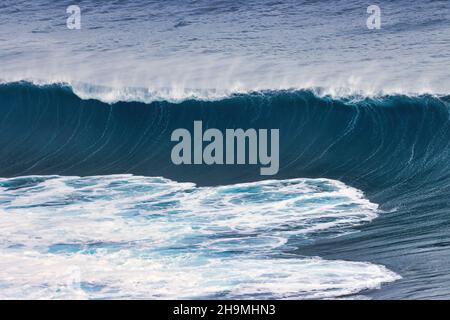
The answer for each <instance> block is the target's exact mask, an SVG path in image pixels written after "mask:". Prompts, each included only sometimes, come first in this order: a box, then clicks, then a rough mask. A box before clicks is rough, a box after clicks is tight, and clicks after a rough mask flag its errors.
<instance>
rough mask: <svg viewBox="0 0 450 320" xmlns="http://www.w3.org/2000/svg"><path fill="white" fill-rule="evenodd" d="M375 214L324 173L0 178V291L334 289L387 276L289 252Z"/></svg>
mask: <svg viewBox="0 0 450 320" xmlns="http://www.w3.org/2000/svg"><path fill="white" fill-rule="evenodd" d="M376 216H377V205H376V204H374V203H371V202H370V201H368V200H367V199H365V198H364V197H363V194H362V193H361V192H360V191H359V190H357V189H354V188H351V187H348V186H346V185H345V184H343V183H341V182H339V181H334V180H328V179H292V180H280V181H277V180H271V181H263V182H254V183H246V184H238V185H231V186H219V187H196V186H195V185H193V184H190V183H177V182H174V181H170V180H167V179H163V178H149V177H138V176H131V175H112V176H96V177H84V178H79V177H59V176H45V177H39V176H34V177H20V178H14V179H0V297H2V298H83V299H84V298H207V297H208V298H215V297H222V298H286V299H288V298H330V297H339V296H342V295H348V294H352V293H356V292H359V291H361V290H364V289H371V288H377V287H379V286H380V285H381V284H382V283H384V282H389V281H394V280H396V279H398V278H399V276H398V275H396V274H395V273H393V272H391V271H389V270H387V269H386V268H385V267H383V266H380V265H375V264H371V263H366V262H350V261H339V260H332V261H327V260H323V259H321V258H320V257H302V256H299V255H294V254H292V253H289V252H290V250H291V249H295V248H298V247H300V248H301V246H302V244H304V243H307V242H311V241H314V239H317V238H323V237H336V236H339V235H341V234H343V233H348V232H354V231H355V230H354V229H353V227H355V226H357V225H360V224H361V223H365V222H370V221H371V220H372V219H374V218H375V217H376Z"/></svg>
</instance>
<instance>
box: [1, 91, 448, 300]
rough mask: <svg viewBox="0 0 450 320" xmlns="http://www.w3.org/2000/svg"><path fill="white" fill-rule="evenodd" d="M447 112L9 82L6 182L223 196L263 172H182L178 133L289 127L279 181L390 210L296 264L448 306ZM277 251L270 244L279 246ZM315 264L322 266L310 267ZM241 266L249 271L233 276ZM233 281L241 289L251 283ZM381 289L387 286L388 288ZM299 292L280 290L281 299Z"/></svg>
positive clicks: (345, 100)
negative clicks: (82, 93) (359, 195)
mask: <svg viewBox="0 0 450 320" xmlns="http://www.w3.org/2000/svg"><path fill="white" fill-rule="evenodd" d="M449 108H450V97H449V96H432V95H421V96H405V95H392V96H382V97H377V98H369V97H356V98H355V97H341V98H333V97H331V96H318V95H317V94H315V93H314V92H312V91H308V90H300V91H271V92H254V93H246V94H234V95H231V96H227V97H224V98H222V99H219V100H211V101H210V100H194V99H191V100H189V99H188V100H184V101H179V102H178V103H173V102H169V101H154V102H151V103H142V102H135V101H128V102H116V103H104V102H101V101H99V100H95V99H88V100H84V99H81V98H80V97H78V96H77V95H76V94H74V92H73V90H72V89H71V88H70V87H67V86H61V85H47V86H36V85H32V84H30V83H8V84H2V85H0V127H1V130H2V135H0V153H1V154H0V155H1V157H0V176H2V177H4V178H11V177H19V176H30V175H59V176H61V177H60V178H55V179H50V178H49V177H46V178H43V179H44V180H46V179H50V180H49V181H59V182H61V184H64V183H65V182H64V181H66V180H70V178H68V177H67V176H99V175H102V176H105V175H112V174H133V175H139V176H145V177H156V176H163V177H165V178H168V179H171V180H172V181H178V182H177V183H181V182H194V183H196V184H197V186H198V188H200V190H202V191H200V193H202V192H206V191H207V190H209V191H208V192H210V191H212V190H214V192H217V190H220V188H225V187H217V186H223V185H230V184H236V183H249V182H254V181H257V180H261V179H262V178H261V176H260V175H259V171H258V169H259V168H258V167H256V166H251V165H239V166H237V165H236V166H214V165H212V166H176V165H174V164H173V163H172V162H171V160H170V151H171V148H172V144H171V143H170V134H171V133H172V132H173V130H174V129H177V128H188V129H190V128H191V126H192V124H193V122H194V121H195V120H202V121H203V124H204V125H205V127H211V128H219V129H225V128H244V129H245V128H255V129H259V128H279V129H280V151H279V154H280V170H279V172H278V174H277V175H276V176H275V177H274V178H275V179H277V180H282V181H286V180H287V181H289V180H291V179H316V178H319V179H332V181H335V180H339V181H342V182H343V183H345V185H346V186H351V187H355V188H358V189H360V190H362V191H363V192H364V194H365V195H366V196H367V198H368V199H369V200H370V202H371V203H378V204H379V205H380V208H381V209H382V210H384V211H385V213H382V214H381V215H380V217H379V218H378V219H375V220H373V221H371V222H370V223H367V224H364V225H359V224H357V225H358V226H357V227H356V228H357V229H358V230H359V231H360V232H357V233H344V235H342V236H340V237H337V238H333V239H332V240H331V239H330V238H328V237H323V238H322V237H319V239H316V240H317V241H316V240H314V239H313V238H314V237H313V236H311V237H310V239H313V240H312V241H309V242H308V241H306V242H302V243H301V245H298V246H297V249H293V252H292V254H294V256H295V257H297V258H296V259H299V258H298V257H299V256H305V255H307V256H320V257H321V258H322V259H327V258H330V259H337V260H339V261H342V260H353V261H370V262H372V263H375V264H376V265H379V264H381V265H384V266H386V267H387V268H389V269H390V270H393V271H395V272H396V273H397V274H400V275H401V276H402V277H403V279H402V280H399V281H396V282H395V283H394V284H392V285H390V286H389V288H390V289H389V290H384V291H383V290H381V291H380V293H379V294H384V296H383V297H390V296H393V297H408V298H410V297H421V298H423V297H443V296H445V294H446V293H445V290H444V291H442V292H441V291H439V290H436V289H435V288H441V287H442V286H444V287H445V286H446V285H450V283H449V281H448V279H447V276H446V275H447V270H446V269H445V265H446V264H445V263H442V259H443V258H442V257H445V256H449V255H448V254H449V253H450V248H449V245H448V243H450V232H449V227H448V214H447V211H448V207H449V205H448V202H447V200H446V199H447V198H448V194H449V193H450V120H449V119H450V114H449V111H450V109H449ZM79 179H81V181H83V180H82V179H83V178H79ZM86 179H87V178H86ZM98 179H100V180H101V179H107V177H104V178H98ZM130 179H131V180H132V179H133V178H130ZM143 179H144V180H145V179H147V178H143ZM148 179H156V178H148ZM5 181H6V180H5ZM294 181H295V180H294ZM144 182H145V181H143V182H142V183H144ZM42 183H43V185H42V184H41V186H40V187H39V188H40V190H41V191H43V192H44V194H45V191H44V190H46V188H47V182H45V181H44V182H42ZM49 183H51V182H49ZM98 183H99V182H98V181H97V182H95V183H94V185H95V184H98ZM255 183H257V186H258V183H259V184H262V185H264V183H265V182H255ZM279 183H283V182H279ZM311 183H312V182H311ZM336 183H340V182H337V181H336ZM144 184H145V183H144ZM169 184H170V183H169ZM201 188H206V189H201ZM208 188H212V189H208ZM215 188H219V189H215ZM343 188H344V189H345V188H346V187H343ZM138 189H139V188H138ZM102 190H103V189H102ZM321 191H323V190H320V188H319V192H321ZM71 192H73V191H71ZM299 192H300V191H299ZM301 192H302V191H301ZM301 192H300V193H301ZM194 193H196V191H194ZM105 194H108V192H107V191H106V190H105ZM244 194H245V192H244ZM269 198H270V197H269ZM330 201H332V200H330ZM56 202H57V201H56ZM350 202H352V203H353V200H352V201H350ZM269 203H270V201H269ZM325 203H326V201H325ZM243 204H244V205H245V201H244V202H243ZM275 204H276V203H275ZM322 204H323V203H322ZM31 206H32V205H31ZM38 208H39V206H38ZM41 209H42V208H41ZM33 210H34V209H33ZM36 210H40V209H36ZM80 210H81V209H80ZM299 210H300V209H299ZM237 212H240V209H239V210H237ZM345 212H347V211H346V210H343V211H342V214H343V215H344V216H345ZM284 218H285V217H283V219H284ZM271 219H275V217H271ZM297 219H298V217H295V218H294V220H289V221H290V222H289V223H288V225H292V224H294V225H295V223H294V222H295V221H297ZM346 228H347V226H343V229H346ZM352 228H353V225H352ZM263 238H264V237H263ZM271 239H273V238H271ZM68 240H69V239H68ZM68 243H70V241H69V242H68ZM269 243H270V241H269V242H268V243H265V244H264V245H263V246H265V245H269V246H271V248H272V247H273V245H272V244H269ZM280 245H281V244H280ZM294 247H295V246H294ZM277 250H278V249H275V252H277ZM77 257H78V256H77ZM81 257H83V259H84V258H85V256H81ZM11 259H14V257H11ZM30 261H31V260H30ZM245 261H246V262H245V263H247V262H249V260H245ZM302 261H303V260H302ZM308 261H309V262H311V261H313V260H304V261H303V262H305V263H308ZM321 261H324V260H321ZM326 261H329V260H326ZM284 262H285V261H284ZM284 262H283V263H284ZM297 262H298V261H297ZM303 262H302V263H303ZM30 263H31V262H30ZM33 263H34V262H33ZM86 263H88V262H86ZM249 263H250V262H249ZM268 263H269V262H268ZM411 265H414V268H411ZM284 266H285V267H286V268H291V267H292V268H294V269H295V268H296V267H295V266H290V267H288V266H287V265H284ZM367 266H369V265H364V266H362V267H363V269H364V270H366V269H365V267H367ZM370 266H373V265H370ZM142 268H143V269H145V268H146V267H144V266H143V267H142ZM240 268H242V269H245V268H246V267H245V266H241V267H239V268H236V269H234V267H232V266H229V269H230V270H238V269H240ZM375 268H380V267H379V266H376V267H375ZM268 269H270V268H268ZM363 269H360V271H362V270H363ZM286 270H287V269H286ZM289 270H293V269H289ZM377 270H378V271H380V270H381V269H377ZM378 271H376V272H374V273H373V274H378V275H379V274H380V273H378ZM287 272H288V274H289V275H291V273H290V272H289V271H287ZM308 272H310V271H308ZM311 272H314V271H311ZM358 272H359V271H358ZM358 272H356V274H358ZM362 272H363V273H364V272H365V271H362ZM389 272H390V271H389ZM369 273H370V272H369ZM382 274H384V275H386V274H387V273H382ZM230 276H231V277H234V276H236V277H237V278H238V279H240V280H242V279H243V278H245V277H246V276H247V275H242V274H239V275H238V274H234V275H230ZM299 276H300V275H298V274H297V275H296V277H299ZM424 276H428V278H427V279H429V287H428V288H425V289H423V290H421V291H420V293H419V292H418V291H417V290H416V288H417V286H416V283H417V282H420V279H421V277H424ZM376 279H377V280H376V281H375V282H376V283H377V285H378V284H379V283H380V282H383V281H384V280H382V279H385V278H383V277H381V278H380V277H378V276H377V277H376ZM105 281H106V280H105ZM295 281H300V282H302V281H306V280H305V279H300V278H296V280H295ZM244 282H245V281H244ZM375 282H374V283H375ZM317 283H320V282H317ZM355 283H358V282H357V281H356V282H355ZM375 286H376V285H375ZM312 287H314V285H313V286H312ZM362 287H365V288H368V287H370V288H372V287H374V286H362ZM362 287H361V288H362ZM314 288H315V287H314ZM358 288H360V287H358ZM291 289H292V288H291ZM291 289H288V290H284V289H283V290H281V292H282V294H281V295H283V294H285V293H286V292H291V291H290V290H291ZM297 289H298V288H297ZM314 290H316V289H314ZM358 290H359V289H357V290H356V289H355V290H353V289H352V290H350V291H346V292H351V293H354V292H356V291H358ZM294 291H295V290H294ZM344 291H345V290H344ZM322 293H323V292H321V293H320V294H318V295H317V296H321V294H322ZM331 295H334V294H331ZM337 295H340V294H337ZM372 295H374V296H376V295H377V293H372ZM244 296H245V294H244ZM269 296H270V295H269ZM284 296H286V295H284ZM287 296H289V294H288V295H287ZM310 296H314V295H310ZM325 296H326V295H325ZM305 297H308V294H306V295H305ZM378 297H379V296H378Z"/></svg>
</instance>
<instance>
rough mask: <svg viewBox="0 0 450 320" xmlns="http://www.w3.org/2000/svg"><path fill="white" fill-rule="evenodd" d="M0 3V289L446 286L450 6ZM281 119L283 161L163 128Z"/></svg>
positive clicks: (265, 292) (69, 294)
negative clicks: (232, 161) (370, 18)
mask: <svg viewBox="0 0 450 320" xmlns="http://www.w3.org/2000/svg"><path fill="white" fill-rule="evenodd" d="M66 5H67V4H66V3H56V4H55V3H53V2H51V1H46V0H39V1H34V2H32V3H28V2H21V1H9V0H7V1H3V2H2V3H1V4H0V49H1V50H0V130H1V135H0V234H1V236H0V270H1V271H0V297H1V298H6V299H12V298H18V299H26V298H32V299H45V298H58V299H66V298H75V299H126V298H136V299H142V298H153V299H157V298H162V299H171V298H172V299H236V298H245V299H271V298H277V299H328V298H351V299H365V298H375V299H377V298H382V299H411V298H413V299H417V298H448V297H449V293H450V277H449V276H448V268H447V266H448V263H450V259H449V257H450V254H449V253H450V246H449V243H450V224H449V222H448V221H449V212H450V211H449V208H450V206H449V203H448V200H447V199H448V195H449V194H450V165H449V160H450V109H449V108H450V95H449V94H450V75H449V70H448V67H447V66H448V65H450V50H449V48H450V40H449V37H448V35H449V34H450V29H449V28H450V27H449V26H450V23H449V19H450V8H449V5H448V2H447V1H429V2H427V3H422V2H419V1H396V2H391V1H379V6H380V8H381V10H382V27H381V29H380V30H368V29H367V28H366V27H365V21H366V18H367V14H366V7H367V4H366V3H362V2H361V1H345V2H340V1H338V2H335V1H322V2H319V3H315V2H314V3H313V2H310V1H242V2H241V1H226V2H222V1H197V2H192V3H190V2H181V1H165V2H163V3H161V2H159V1H123V2H120V3H119V2H108V3H105V4H102V5H99V4H98V3H96V2H90V1H89V2H83V4H81V5H80V6H81V12H82V28H81V30H68V29H67V28H66V25H65V23H66V21H65V18H66V15H65V9H66ZM198 120H202V121H203V123H204V125H205V129H207V128H218V129H220V130H225V129H227V128H244V129H248V128H254V129H267V128H277V129H279V130H280V151H279V154H280V168H279V171H278V172H277V174H276V175H275V176H273V177H270V180H268V179H267V177H262V176H261V175H260V174H259V168H258V167H257V166H252V165H239V166H214V165H213V166H188V167H186V166H177V165H175V164H173V163H172V161H171V160H170V152H171V149H172V147H173V144H172V143H171V141H170V135H171V133H172V132H173V131H174V130H176V129H178V128H189V127H191V126H192V124H193V123H194V121H198Z"/></svg>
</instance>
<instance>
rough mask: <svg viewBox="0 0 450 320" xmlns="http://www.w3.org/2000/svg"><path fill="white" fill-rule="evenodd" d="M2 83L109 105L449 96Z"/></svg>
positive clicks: (308, 88) (323, 89)
mask: <svg viewBox="0 0 450 320" xmlns="http://www.w3.org/2000/svg"><path fill="white" fill-rule="evenodd" d="M0 86H9V87H17V86H19V87H21V86H22V87H29V86H31V87H38V88H42V89H44V90H45V89H46V88H62V89H67V90H70V91H72V92H73V93H74V94H75V95H77V96H78V97H79V98H80V99H83V100H98V101H101V102H104V103H108V104H114V103H118V102H140V103H146V104H150V103H152V102H163V101H166V102H170V103H182V102H184V101H188V100H196V101H204V102H207V101H210V102H213V101H220V100H224V99H228V98H232V97H234V96H246V95H248V96H251V95H267V96H271V95H279V94H296V93H299V92H308V93H311V94H313V95H314V96H316V97H318V98H332V99H334V100H344V101H353V102H357V101H362V100H364V99H374V100H377V99H383V98H386V97H389V96H405V97H420V96H427V95H428V96H436V97H447V96H448V94H445V93H437V92H435V91H433V90H430V89H427V88H424V89H423V90H420V91H405V90H402V89H396V88H393V89H385V90H363V89H358V88H356V87H355V88H352V87H318V86H310V85H305V86H289V85H287V86H279V87H277V88H273V87H258V86H255V87H246V86H241V85H236V86H231V87H229V88H226V89H217V88H210V89H207V88H203V89H198V88H197V89H196V88H189V87H186V86H173V87H155V88H151V87H127V86H119V87H114V86H105V85H97V84H89V83H83V82H77V81H75V82H74V81H69V82H68V81H53V80H52V81H47V80H36V79H28V80H18V81H6V80H1V79H0Z"/></svg>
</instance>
